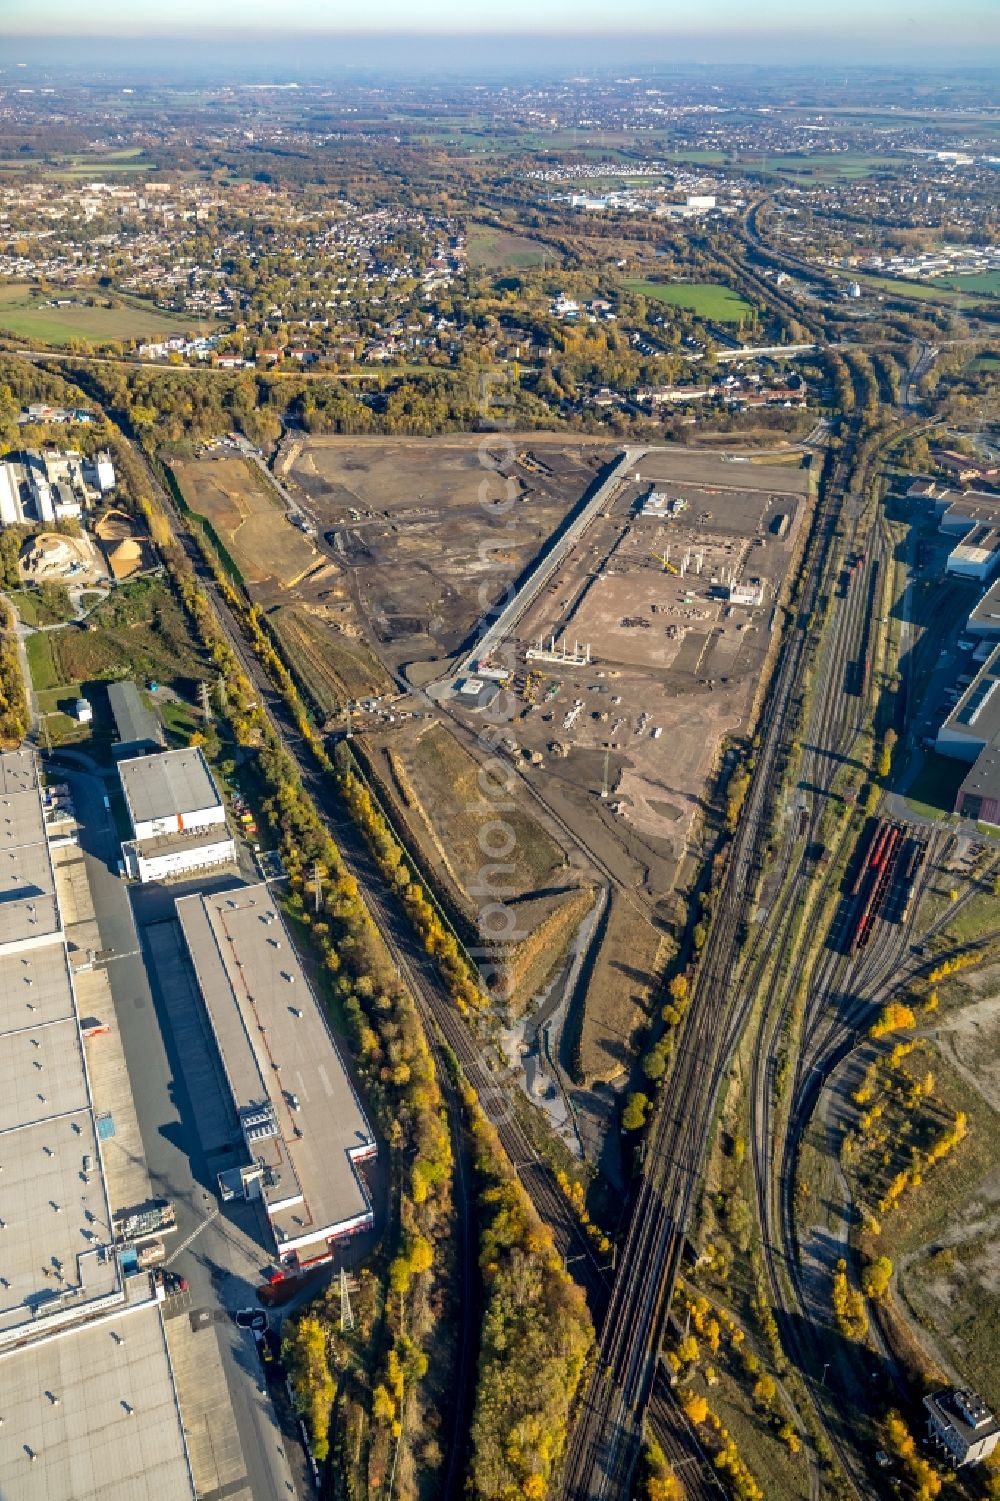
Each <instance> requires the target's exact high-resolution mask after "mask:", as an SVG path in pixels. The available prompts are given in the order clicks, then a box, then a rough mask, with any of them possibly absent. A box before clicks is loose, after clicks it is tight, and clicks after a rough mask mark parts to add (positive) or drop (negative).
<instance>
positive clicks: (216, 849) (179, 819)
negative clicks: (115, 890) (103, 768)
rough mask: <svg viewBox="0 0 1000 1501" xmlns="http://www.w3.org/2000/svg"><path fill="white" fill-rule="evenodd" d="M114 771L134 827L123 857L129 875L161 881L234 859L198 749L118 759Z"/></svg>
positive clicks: (220, 806) (220, 807)
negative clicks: (116, 770)
mask: <svg viewBox="0 0 1000 1501" xmlns="http://www.w3.org/2000/svg"><path fill="white" fill-rule="evenodd" d="M118 775H119V777H120V779H121V784H122V792H123V793H124V794H125V806H126V808H127V810H128V816H129V823H130V824H131V827H132V838H131V839H128V840H126V841H125V842H124V843H123V844H122V860H123V862H124V866H125V870H126V873H127V874H128V875H129V876H130V877H131V878H132V879H134V880H138V881H143V882H146V881H162V880H166V879H168V878H170V877H172V876H178V875H184V874H187V873H189V872H191V871H196V870H207V869H209V868H211V867H213V866H219V865H227V864H229V863H230V862H232V861H233V860H235V858H236V843H235V840H234V839H233V836H232V834H231V833H230V831H229V827H228V825H227V823H226V809H225V806H224V804H223V801H222V798H221V796H220V794H219V789H218V788H217V787H216V785H215V781H214V779H213V777H212V773H211V772H210V771H209V769H208V762H207V761H206V760H205V757H204V755H203V753H202V751H201V749H200V748H198V747H192V748H190V749H182V750H172V751H161V752H160V753H159V754H158V755H148V756H134V757H131V758H129V759H127V760H121V761H119V763H118Z"/></svg>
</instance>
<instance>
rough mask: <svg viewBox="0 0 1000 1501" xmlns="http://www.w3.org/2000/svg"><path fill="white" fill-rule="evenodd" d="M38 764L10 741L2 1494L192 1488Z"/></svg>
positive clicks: (3, 941) (2, 1117)
mask: <svg viewBox="0 0 1000 1501" xmlns="http://www.w3.org/2000/svg"><path fill="white" fill-rule="evenodd" d="M99 1135H100V1134H99V1132H98V1129H97V1120H96V1118H95V1114H94V1103H93V1098H92V1096H91V1089H90V1076H89V1073H88V1069H87V1060H86V1054H85V1051H84V1044H83V1036H82V1032H81V1026H80V1017H79V1013H78V1009H77V1003H76V994H75V990H74V985H73V974H72V970H71V967H70V960H69V951H68V949H67V945H66V941H65V935H64V932H63V928H62V920H61V915H60V911H59V903H58V900H57V895H56V884H55V873H54V871H53V868H52V861H51V857H50V854H49V846H48V842H47V839H46V831H45V819H44V813H43V803H42V789H41V786H40V784H39V778H38V766H37V762H36V761H35V758H34V756H33V755H32V754H31V753H30V752H27V751H12V752H7V753H5V754H2V755H0V1393H2V1404H0V1418H2V1420H3V1421H2V1423H0V1496H4V1497H6V1496H11V1497H15V1496H16V1497H17V1498H18V1501H57V1498H58V1501H62V1498H64V1497H65V1498H69V1497H72V1498H73V1501H109V1498H110V1501H191V1498H193V1496H194V1485H193V1480H192V1476H191V1471H190V1465H189V1462H188V1453H187V1447H186V1443H185V1438H184V1431H183V1427H182V1425H181V1420H180V1414H179V1411H178V1407H177V1393H176V1389H175V1387H174V1382H173V1374H172V1370H171V1366H170V1360H169V1356H168V1353H167V1347H166V1341H165V1338H164V1332H163V1325H162V1321H161V1318H160V1312H159V1308H158V1306H157V1302H156V1297H155V1294H154V1292H153V1289H152V1287H151V1284H150V1280H149V1277H148V1276H139V1277H129V1278H127V1277H126V1276H125V1275H124V1274H123V1272H122V1269H121V1267H120V1265H119V1260H118V1254H117V1250H116V1248H115V1245H114V1235H113V1229H112V1211H111V1205H110V1202H109V1197H108V1188H107V1182H106V1179H105V1173H104V1164H103V1160H102V1155H101V1152H102V1148H101V1142H100V1139H99Z"/></svg>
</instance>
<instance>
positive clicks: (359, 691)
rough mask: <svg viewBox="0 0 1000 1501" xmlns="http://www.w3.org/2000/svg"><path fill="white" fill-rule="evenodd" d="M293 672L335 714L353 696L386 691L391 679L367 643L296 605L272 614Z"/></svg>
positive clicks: (321, 707)
mask: <svg viewBox="0 0 1000 1501" xmlns="http://www.w3.org/2000/svg"><path fill="white" fill-rule="evenodd" d="M268 620H269V622H270V624H271V625H272V626H273V627H274V629H275V631H276V632H277V635H278V639H279V640H280V642H281V645H282V648H283V650H284V653H285V656H286V657H287V658H288V661H289V663H290V664H291V667H292V669H293V671H295V672H297V673H298V675H299V677H300V678H301V680H302V682H303V683H304V684H305V686H306V689H307V691H308V693H309V695H310V697H311V698H312V699H313V701H314V702H315V704H316V706H317V708H318V709H319V710H320V711H321V712H322V713H323V714H335V713H336V712H337V710H338V709H342V708H343V707H344V705H345V704H346V703H347V702H348V700H349V699H358V698H368V697H369V696H371V695H373V694H381V693H386V692H388V691H389V689H390V688H391V687H392V682H391V679H390V678H389V676H388V674H387V673H386V671H385V670H384V668H383V667H382V664H381V663H380V662H379V661H378V659H377V658H376V657H375V656H373V655H372V653H371V652H370V651H369V650H368V648H367V646H365V645H364V643H363V642H360V641H358V642H350V643H348V642H347V641H346V640H344V638H343V637H340V636H337V635H335V634H334V632H333V631H331V630H328V629H327V628H326V626H324V625H323V623H322V621H320V620H317V619H316V617H315V616H313V615H310V614H309V613H308V611H306V610H301V609H297V608H296V607H295V606H294V605H282V606H280V607H279V608H278V609H277V610H275V611H274V612H273V614H271V615H269V616H268Z"/></svg>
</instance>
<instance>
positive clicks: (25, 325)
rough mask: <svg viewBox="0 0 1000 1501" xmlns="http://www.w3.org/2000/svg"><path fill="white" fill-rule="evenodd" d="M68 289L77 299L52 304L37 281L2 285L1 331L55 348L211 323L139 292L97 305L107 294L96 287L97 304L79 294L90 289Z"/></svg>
mask: <svg viewBox="0 0 1000 1501" xmlns="http://www.w3.org/2000/svg"><path fill="white" fill-rule="evenodd" d="M67 295H70V296H72V297H73V298H74V299H77V298H78V299H79V300H78V301H77V300H74V301H73V302H72V303H71V305H70V306H68V307H52V306H47V305H46V304H48V303H49V302H50V300H51V294H49V295H46V294H43V293H41V292H40V291H39V290H38V288H37V287H32V286H29V285H28V284H27V283H11V284H10V285H7V286H0V333H7V334H12V335H14V336H15V337H16V338H19V339H28V340H30V341H31V342H32V343H36V344H49V345H51V346H52V347H53V348H58V347H60V346H63V345H66V344H69V343H70V341H71V340H73V339H86V340H87V341H88V342H89V343H92V344H100V343H104V342H108V341H112V342H117V341H121V340H128V339H151V338H156V337H159V336H166V335H168V334H177V333H196V332H199V331H203V330H205V329H207V328H208V327H209V325H207V324H204V323H199V322H198V321H197V320H192V319H190V318H183V317H181V316H179V315H177V314H174V313H166V312H164V311H163V310H162V309H161V308H157V307H153V306H152V305H151V304H148V303H143V302H142V301H141V300H140V299H139V298H133V297H129V298H122V297H118V296H117V295H116V296H115V297H114V301H115V303H116V304H117V305H116V306H113V307H108V306H106V305H101V299H102V298H103V299H105V302H106V300H107V297H108V294H107V293H100V292H98V293H95V294H94V295H95V301H96V302H97V305H96V306H94V307H88V306H87V305H86V302H85V301H84V300H83V299H84V298H85V297H86V296H87V295H88V294H86V293H84V292H82V291H75V292H73V293H69V294H67Z"/></svg>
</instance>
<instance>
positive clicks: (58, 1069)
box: [0, 1017, 89, 1141]
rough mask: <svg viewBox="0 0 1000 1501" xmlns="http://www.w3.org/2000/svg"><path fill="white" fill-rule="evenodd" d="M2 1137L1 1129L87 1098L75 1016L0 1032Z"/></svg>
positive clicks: (75, 1106) (83, 1104)
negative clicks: (21, 1030)
mask: <svg viewBox="0 0 1000 1501" xmlns="http://www.w3.org/2000/svg"><path fill="white" fill-rule="evenodd" d="M0 1079H2V1080H3V1089H2V1091H0V1141H2V1140H3V1135H2V1133H3V1132H6V1131H11V1130H13V1129H14V1128H15V1127H17V1126H28V1125H32V1124H33V1123H34V1122H35V1121H42V1120H47V1119H48V1118H49V1117H51V1116H52V1115H53V1114H55V1113H56V1111H59V1112H60V1113H61V1112H62V1111H66V1110H86V1108H87V1105H88V1103H89V1100H88V1092H87V1077H86V1073H85V1071H84V1063H83V1043H82V1041H81V1039H80V1031H79V1028H78V1027H77V1024H76V1019H75V1017H74V1018H72V1019H70V1020H69V1021H61V1022H50V1023H49V1025H48V1026H44V1027H32V1028H31V1029H30V1030H27V1031H23V1032H5V1033H4V1034H3V1036H0Z"/></svg>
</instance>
